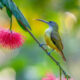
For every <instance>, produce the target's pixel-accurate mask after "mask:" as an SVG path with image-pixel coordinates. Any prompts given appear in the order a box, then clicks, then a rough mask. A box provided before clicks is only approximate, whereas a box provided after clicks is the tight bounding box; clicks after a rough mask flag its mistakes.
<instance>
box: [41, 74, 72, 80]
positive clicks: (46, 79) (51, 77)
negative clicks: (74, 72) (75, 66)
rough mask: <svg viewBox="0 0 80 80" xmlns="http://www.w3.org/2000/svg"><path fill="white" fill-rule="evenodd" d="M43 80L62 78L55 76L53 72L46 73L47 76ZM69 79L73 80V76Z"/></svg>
mask: <svg viewBox="0 0 80 80" xmlns="http://www.w3.org/2000/svg"><path fill="white" fill-rule="evenodd" d="M42 80H60V78H57V77H55V76H54V75H53V74H52V73H48V74H46V77H44V78H42ZM62 80H67V79H66V78H63V77H62ZM69 80H73V79H72V78H71V79H69Z"/></svg>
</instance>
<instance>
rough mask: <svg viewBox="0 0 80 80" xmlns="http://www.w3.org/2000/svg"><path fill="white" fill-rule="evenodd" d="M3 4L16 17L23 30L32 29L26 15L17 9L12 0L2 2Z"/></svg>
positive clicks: (2, 0)
mask: <svg viewBox="0 0 80 80" xmlns="http://www.w3.org/2000/svg"><path fill="white" fill-rule="evenodd" d="M1 2H2V3H3V5H4V6H6V8H8V9H9V10H10V11H11V13H12V14H13V15H14V16H15V17H16V19H17V21H18V23H19V25H20V26H21V28H22V29H24V30H26V27H28V28H29V29H31V27H30V25H29V23H28V21H27V20H26V18H25V17H24V15H23V14H22V13H21V11H20V10H19V9H18V8H17V6H16V5H15V4H14V2H13V1H12V0H1Z"/></svg>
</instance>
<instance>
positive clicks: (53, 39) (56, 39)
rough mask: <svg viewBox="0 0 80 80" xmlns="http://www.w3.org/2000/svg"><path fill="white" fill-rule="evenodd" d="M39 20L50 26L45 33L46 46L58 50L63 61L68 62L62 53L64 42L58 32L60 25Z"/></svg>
mask: <svg viewBox="0 0 80 80" xmlns="http://www.w3.org/2000/svg"><path fill="white" fill-rule="evenodd" d="M37 20H38V21H42V22H44V23H47V24H48V25H49V28H48V29H47V30H46V31H45V35H44V37H45V41H46V44H47V45H48V46H49V47H50V48H52V49H53V50H56V51H57V52H59V53H60V54H61V56H62V58H63V60H64V61H66V58H65V56H64V54H63V51H62V50H63V44H62V41H61V38H60V35H59V32H58V25H57V24H56V22H53V21H49V22H47V21H44V20H41V19H37ZM49 54H50V53H49Z"/></svg>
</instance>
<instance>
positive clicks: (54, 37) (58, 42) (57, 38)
mask: <svg viewBox="0 0 80 80" xmlns="http://www.w3.org/2000/svg"><path fill="white" fill-rule="evenodd" d="M51 40H52V42H53V43H54V44H55V46H56V47H57V48H58V49H59V50H60V51H62V49H63V44H62V41H61V38H60V35H59V33H58V32H51Z"/></svg>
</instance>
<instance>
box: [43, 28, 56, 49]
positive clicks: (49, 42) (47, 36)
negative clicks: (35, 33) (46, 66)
mask: <svg viewBox="0 0 80 80" xmlns="http://www.w3.org/2000/svg"><path fill="white" fill-rule="evenodd" d="M51 31H52V30H51V29H47V30H46V31H45V34H44V38H45V41H46V44H47V45H48V46H49V47H50V48H52V49H56V46H55V45H54V43H53V42H52V40H51Z"/></svg>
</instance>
